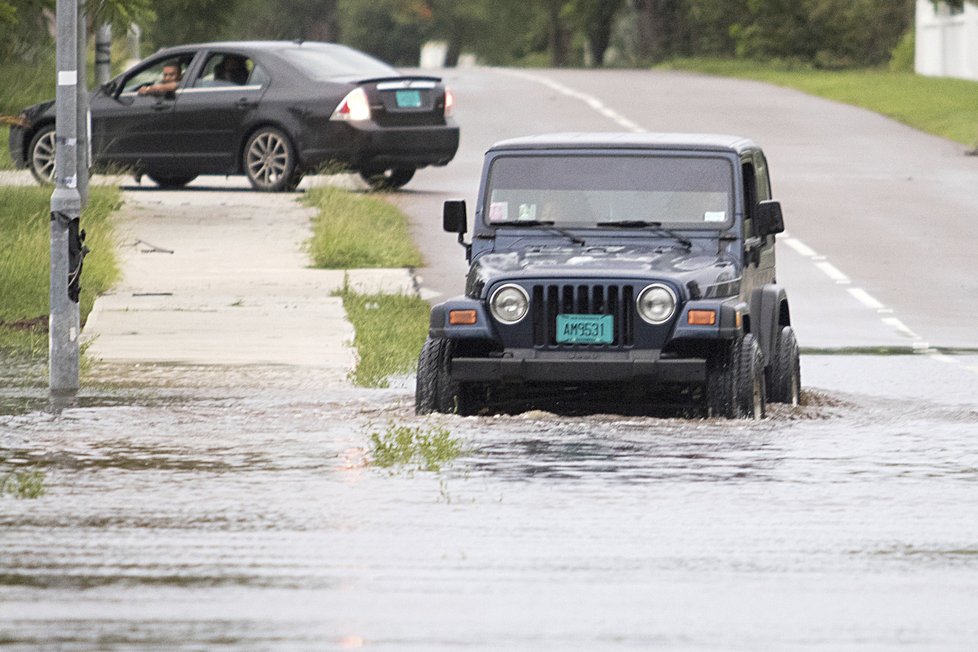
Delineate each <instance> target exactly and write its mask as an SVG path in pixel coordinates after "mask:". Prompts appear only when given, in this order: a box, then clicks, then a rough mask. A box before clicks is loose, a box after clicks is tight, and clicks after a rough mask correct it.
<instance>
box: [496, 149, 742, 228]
mask: <svg viewBox="0 0 978 652" xmlns="http://www.w3.org/2000/svg"><path fill="white" fill-rule="evenodd" d="M732 197H733V166H732V165H731V163H730V161H728V160H727V159H724V158H720V157H713V156H672V155H656V156H647V155H646V156H636V155H614V156H611V155H593V156H581V155H580V154H574V155H567V156H560V155H530V156H501V157H499V158H496V159H495V160H494V161H493V163H492V168H491V170H490V173H489V184H488V195H487V197H486V206H487V210H486V211H485V215H486V218H485V219H486V221H487V223H489V224H494V225H499V224H502V223H513V224H518V223H519V222H521V221H526V222H546V223H550V224H554V225H557V226H563V227H578V228H604V227H608V226H619V227H620V226H623V225H627V224H628V223H629V222H634V223H639V222H641V223H649V224H656V225H662V224H667V225H670V226H677V227H682V228H690V227H708V228H717V227H721V226H723V225H724V224H725V223H727V222H728V220H729V219H731V217H732V216H733V199H732ZM636 225H637V224H636Z"/></svg>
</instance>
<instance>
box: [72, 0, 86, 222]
mask: <svg viewBox="0 0 978 652" xmlns="http://www.w3.org/2000/svg"><path fill="white" fill-rule="evenodd" d="M76 2H77V3H78V7H77V9H76V11H77V12H78V13H77V14H76V16H77V20H76V22H77V24H78V43H77V46H78V86H77V87H76V88H77V89H78V100H77V107H76V108H77V113H78V123H77V129H78V148H77V150H76V153H75V155H76V156H77V157H78V167H77V172H78V194H79V195H80V196H81V205H82V208H84V207H85V206H87V205H88V164H89V160H88V158H89V157H88V148H89V143H88V56H87V55H88V19H87V16H86V15H85V13H86V8H85V2H86V0H76Z"/></svg>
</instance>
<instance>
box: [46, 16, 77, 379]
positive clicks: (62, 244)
mask: <svg viewBox="0 0 978 652" xmlns="http://www.w3.org/2000/svg"><path fill="white" fill-rule="evenodd" d="M57 28H58V42H57V74H58V79H57V82H58V86H57V94H56V96H55V104H56V113H55V120H56V124H57V129H58V131H57V141H56V143H57V146H56V149H55V164H54V165H55V189H54V192H53V193H52V195H51V291H50V311H51V314H50V318H49V320H50V321H49V329H48V343H49V349H48V354H49V381H50V383H49V386H50V390H51V393H52V394H72V393H75V392H77V391H78V373H79V369H78V357H79V351H78V335H79V329H80V323H79V310H78V304H77V303H75V302H74V301H72V300H71V299H70V298H69V296H68V274H69V273H70V270H69V261H68V258H69V256H68V244H69V242H68V240H69V230H70V229H71V226H72V221H75V225H74V226H75V227H76V228H77V220H78V219H79V217H80V216H81V195H80V194H79V193H78V174H77V161H78V157H77V149H78V124H77V121H78V106H77V104H78V43H77V40H78V4H77V0H58V4H57Z"/></svg>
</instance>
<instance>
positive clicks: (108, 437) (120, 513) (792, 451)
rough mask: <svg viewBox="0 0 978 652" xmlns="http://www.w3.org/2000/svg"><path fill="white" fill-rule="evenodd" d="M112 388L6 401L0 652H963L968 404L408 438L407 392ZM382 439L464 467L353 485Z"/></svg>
mask: <svg viewBox="0 0 978 652" xmlns="http://www.w3.org/2000/svg"><path fill="white" fill-rule="evenodd" d="M906 363H908V364H918V363H919V361H918V360H915V359H908V360H907V361H906ZM147 372H151V373H147ZM129 373H131V374H132V375H131V376H127V377H126V378H125V380H124V381H123V382H119V383H114V382H108V381H105V380H104V378H103V379H102V381H104V382H101V384H94V385H92V387H94V389H88V390H86V392H87V393H85V394H84V395H83V396H81V397H80V398H79V400H78V402H77V403H76V404H74V405H67V406H62V409H60V410H49V409H48V406H47V405H46V404H44V402H43V401H41V400H40V399H41V398H42V392H41V391H40V390H38V389H37V388H36V387H35V388H32V387H23V386H22V387H20V388H15V387H11V386H9V385H8V386H7V388H6V389H5V390H4V391H5V392H6V394H5V396H6V397H7V399H10V398H11V397H17V396H19V397H20V398H22V399H25V401H26V402H25V403H23V406H25V407H24V409H17V410H9V411H7V414H6V416H0V476H2V475H4V474H5V473H8V472H12V471H16V470H21V469H36V470H38V471H41V472H43V474H44V478H45V489H46V492H45V494H44V495H43V496H41V497H39V498H37V499H34V500H19V499H15V498H13V497H10V496H7V497H0V646H4V648H5V649H7V648H9V649H23V650H35V649H84V650H88V649H99V650H132V649H212V648H220V647H228V648H232V649H255V650H265V649H281V650H295V649H300V650H302V649H309V650H323V649H326V650H340V649H356V648H363V649H391V650H400V649H418V650H439V649H441V650H457V649H466V650H498V649H533V650H539V649H545V650H548V649H549V650H594V649H636V650H644V649H663V650H758V649H769V650H812V649H820V650H821V649H825V650H856V649H858V650H893V649H901V650H904V649H906V650H970V649H972V646H973V643H974V641H975V640H978V620H976V619H975V618H974V614H975V613H978V547H976V543H975V542H976V541H978V507H976V505H978V447H975V446H974V441H975V434H976V430H975V426H974V424H975V423H976V422H978V410H976V406H975V405H974V404H973V403H943V404H941V403H935V402H930V401H926V400H920V401H907V400H900V401H893V400H888V399H885V398H869V397H867V396H860V395H847V396H841V395H835V396H833V395H830V394H823V395H817V394H813V395H812V397H813V400H812V401H811V402H810V403H811V404H810V405H808V406H806V407H802V408H797V409H791V408H784V407H778V408H775V409H773V410H772V417H771V418H770V419H768V420H765V421H763V422H759V423H752V422H741V421H724V420H703V419H694V420H682V419H663V418H650V417H620V416H614V415H595V416H589V417H571V416H555V415H552V414H547V413H543V412H533V413H527V414H523V415H515V416H497V417H491V418H458V417H447V416H442V417H432V418H418V417H415V416H414V415H413V410H412V398H413V397H412V394H411V391H410V389H405V388H399V389H393V390H353V389H349V388H345V387H342V386H336V385H335V384H334V385H332V386H330V385H328V384H327V383H325V382H318V381H317V379H315V378H311V377H309V376H308V374H307V373H306V372H303V373H302V374H297V373H296V372H293V371H288V370H283V369H268V370H250V371H248V373H242V374H235V376H234V378H228V377H227V375H226V372H223V371H220V370H216V369H210V370H201V369H197V370H192V371H191V370H186V369H180V368H154V369H151V370H142V373H137V372H133V371H132V370H130V371H129ZM150 376H151V377H150ZM140 380H141V383H142V384H141V383H140V382H137V381H140ZM867 382H870V383H871V382H872V380H868V381H867ZM154 384H155V386H154ZM32 392H33V393H34V394H32ZM391 424H403V425H406V426H410V427H412V428H419V429H420V430H419V432H435V431H440V429H442V428H444V429H446V430H447V431H449V432H450V433H451V435H452V437H454V438H458V439H460V440H461V443H462V450H463V452H462V456H461V457H459V458H457V459H456V460H455V461H454V462H452V463H450V464H448V465H446V466H445V467H444V468H443V469H442V470H441V471H440V472H438V473H435V472H427V471H422V470H419V469H418V468H417V465H415V467H414V468H400V469H397V468H395V469H394V470H393V471H392V470H391V469H382V468H377V467H376V466H373V465H371V464H370V463H369V461H370V460H369V457H370V455H371V449H370V446H371V443H370V433H372V432H378V431H381V432H383V431H384V429H385V428H387V429H390V428H392V427H394V426H392V425H391Z"/></svg>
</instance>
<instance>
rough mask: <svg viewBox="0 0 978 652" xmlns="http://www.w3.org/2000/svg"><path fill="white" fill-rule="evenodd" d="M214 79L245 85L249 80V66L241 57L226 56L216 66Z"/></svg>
mask: <svg viewBox="0 0 978 652" xmlns="http://www.w3.org/2000/svg"><path fill="white" fill-rule="evenodd" d="M214 79H215V80H216V81H219V82H224V83H226V84H232V85H235V86H243V85H244V84H246V83H247V82H248V67H247V66H246V65H245V62H244V59H242V58H241V57H235V56H226V57H224V59H222V60H221V63H219V64H217V66H216V67H215V68H214Z"/></svg>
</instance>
